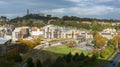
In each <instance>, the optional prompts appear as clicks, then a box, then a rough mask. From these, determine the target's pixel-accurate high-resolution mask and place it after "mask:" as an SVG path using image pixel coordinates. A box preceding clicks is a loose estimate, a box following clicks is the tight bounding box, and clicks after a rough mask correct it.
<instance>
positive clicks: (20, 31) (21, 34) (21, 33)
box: [12, 27, 30, 41]
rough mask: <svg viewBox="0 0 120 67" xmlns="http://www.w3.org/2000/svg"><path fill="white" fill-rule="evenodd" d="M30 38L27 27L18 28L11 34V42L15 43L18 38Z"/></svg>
mask: <svg viewBox="0 0 120 67" xmlns="http://www.w3.org/2000/svg"><path fill="white" fill-rule="evenodd" d="M29 36H30V28H29V27H18V28H15V30H14V31H13V32H12V40H13V41H16V40H18V38H27V37H29Z"/></svg>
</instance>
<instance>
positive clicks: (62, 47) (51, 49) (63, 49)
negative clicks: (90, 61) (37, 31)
mask: <svg viewBox="0 0 120 67" xmlns="http://www.w3.org/2000/svg"><path fill="white" fill-rule="evenodd" d="M43 50H45V51H49V52H54V53H57V54H68V53H70V52H71V53H72V54H73V55H74V54H75V53H79V54H80V53H81V52H82V51H81V50H79V49H75V48H69V47H67V46H66V45H59V46H53V47H48V48H45V49H43ZM83 53H84V54H85V55H86V54H87V53H88V52H87V51H83Z"/></svg>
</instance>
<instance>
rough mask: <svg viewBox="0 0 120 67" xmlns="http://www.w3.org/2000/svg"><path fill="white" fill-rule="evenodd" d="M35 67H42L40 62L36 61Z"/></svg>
mask: <svg viewBox="0 0 120 67" xmlns="http://www.w3.org/2000/svg"><path fill="white" fill-rule="evenodd" d="M36 67H42V64H41V61H40V60H38V59H37V62H36Z"/></svg>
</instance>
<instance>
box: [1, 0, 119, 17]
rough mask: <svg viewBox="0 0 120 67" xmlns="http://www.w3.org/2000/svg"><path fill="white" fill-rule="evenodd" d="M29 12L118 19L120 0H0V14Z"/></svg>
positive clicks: (12, 14) (16, 14)
mask: <svg viewBox="0 0 120 67" xmlns="http://www.w3.org/2000/svg"><path fill="white" fill-rule="evenodd" d="M27 9H29V10H30V12H31V13H45V14H51V15H53V16H58V17H61V16H64V15H68V16H78V17H91V18H106V19H120V0H0V16H7V17H8V18H14V17H17V16H23V15H25V14H26V10H27Z"/></svg>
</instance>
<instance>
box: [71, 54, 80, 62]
mask: <svg viewBox="0 0 120 67" xmlns="http://www.w3.org/2000/svg"><path fill="white" fill-rule="evenodd" d="M72 60H73V61H75V62H77V61H79V60H80V59H79V54H78V53H76V54H75V55H74V56H73V58H72Z"/></svg>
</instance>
